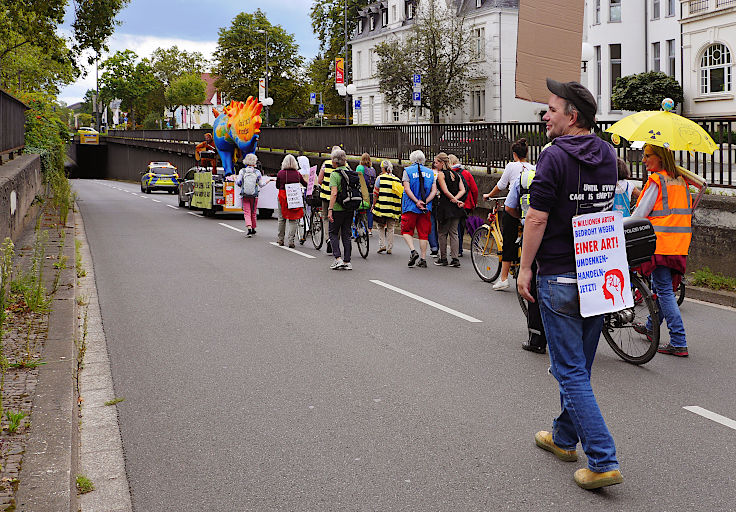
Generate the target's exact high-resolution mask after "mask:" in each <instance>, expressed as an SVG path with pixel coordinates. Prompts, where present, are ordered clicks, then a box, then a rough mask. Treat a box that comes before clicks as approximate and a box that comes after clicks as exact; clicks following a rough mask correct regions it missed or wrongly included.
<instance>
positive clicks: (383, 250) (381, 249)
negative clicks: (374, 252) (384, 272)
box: [378, 247, 386, 254]
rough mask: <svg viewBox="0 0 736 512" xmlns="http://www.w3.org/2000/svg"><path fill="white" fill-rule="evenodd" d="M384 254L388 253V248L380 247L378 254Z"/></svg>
mask: <svg viewBox="0 0 736 512" xmlns="http://www.w3.org/2000/svg"><path fill="white" fill-rule="evenodd" d="M382 252H386V248H385V247H379V248H378V254H381V253H382Z"/></svg>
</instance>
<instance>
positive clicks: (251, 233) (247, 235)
mask: <svg viewBox="0 0 736 512" xmlns="http://www.w3.org/2000/svg"><path fill="white" fill-rule="evenodd" d="M252 236H253V230H252V229H250V228H248V232H247V233H246V234H245V238H250V237H252Z"/></svg>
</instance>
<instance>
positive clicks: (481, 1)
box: [475, 0, 483, 7]
mask: <svg viewBox="0 0 736 512" xmlns="http://www.w3.org/2000/svg"><path fill="white" fill-rule="evenodd" d="M481 5H483V0H475V6H476V7H480V6H481Z"/></svg>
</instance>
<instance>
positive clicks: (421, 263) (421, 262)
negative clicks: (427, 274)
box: [417, 258, 427, 268]
mask: <svg viewBox="0 0 736 512" xmlns="http://www.w3.org/2000/svg"><path fill="white" fill-rule="evenodd" d="M417 267H419V268H427V260H425V259H422V258H419V262H418V263H417Z"/></svg>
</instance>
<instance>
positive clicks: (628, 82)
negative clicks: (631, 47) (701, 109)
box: [611, 71, 683, 112]
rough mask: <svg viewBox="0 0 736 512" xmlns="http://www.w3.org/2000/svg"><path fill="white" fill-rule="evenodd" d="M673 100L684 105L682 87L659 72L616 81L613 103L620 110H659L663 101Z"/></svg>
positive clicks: (650, 72)
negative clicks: (666, 99)
mask: <svg viewBox="0 0 736 512" xmlns="http://www.w3.org/2000/svg"><path fill="white" fill-rule="evenodd" d="M665 98H672V99H673V100H674V102H675V105H677V104H680V103H682V101H683V96H682V86H681V85H680V84H679V82H678V81H677V80H675V79H674V77H671V76H669V75H667V74H666V73H662V72H659V71H649V72H647V73H639V74H636V75H628V76H623V77H621V78H619V79H618V80H616V83H615V84H614V86H613V91H612V92H611V103H612V104H613V107H614V108H616V109H619V110H632V111H635V112H638V111H641V110H659V109H660V108H661V106H662V100H663V99H665Z"/></svg>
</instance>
